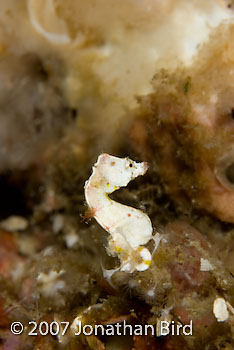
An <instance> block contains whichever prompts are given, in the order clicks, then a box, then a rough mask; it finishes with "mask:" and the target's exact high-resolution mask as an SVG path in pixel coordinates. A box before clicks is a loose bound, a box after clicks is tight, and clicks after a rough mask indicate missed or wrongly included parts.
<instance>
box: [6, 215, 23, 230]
mask: <svg viewBox="0 0 234 350" xmlns="http://www.w3.org/2000/svg"><path fill="white" fill-rule="evenodd" d="M0 227H1V228H2V229H4V230H6V231H10V232H14V231H24V230H26V228H27V227H28V221H27V220H26V219H25V218H23V217H22V216H16V215H14V216H9V217H8V218H7V219H5V220H3V221H1V222H0Z"/></svg>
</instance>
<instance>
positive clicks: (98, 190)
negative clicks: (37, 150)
mask: <svg viewBox="0 0 234 350" xmlns="http://www.w3.org/2000/svg"><path fill="white" fill-rule="evenodd" d="M147 169H148V166H147V163H145V162H142V163H136V162H134V161H132V160H131V159H129V158H117V157H114V156H111V155H109V154H101V155H100V156H99V157H98V160H97V163H96V164H95V165H94V166H93V172H92V175H91V177H90V178H89V180H88V181H86V183H85V198H86V202H87V204H88V206H89V208H90V209H91V212H92V213H93V216H94V218H95V219H96V220H97V222H98V223H99V224H100V225H101V226H102V227H103V228H104V229H105V230H106V231H107V232H109V233H110V238H109V247H108V249H109V252H110V253H111V254H112V255H118V256H119V258H120V261H121V266H120V270H121V271H129V272H133V271H135V270H137V271H144V270H146V269H148V268H149V266H150V264H151V260H152V258H151V253H150V252H149V250H148V249H147V248H145V247H143V245H145V244H146V243H148V242H149V240H151V239H152V238H153V236H152V231H153V229H152V225H151V221H150V219H149V217H148V216H147V215H146V214H145V213H143V212H142V211H140V210H137V209H135V208H132V207H129V206H127V205H123V204H120V203H118V202H116V201H114V200H112V199H110V198H109V197H108V194H110V193H112V192H114V191H116V190H118V189H119V188H120V187H125V186H127V185H128V183H129V182H130V181H131V180H133V179H135V178H136V177H137V176H139V175H144V174H145V173H146V171H147Z"/></svg>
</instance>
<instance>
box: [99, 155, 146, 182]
mask: <svg viewBox="0 0 234 350" xmlns="http://www.w3.org/2000/svg"><path fill="white" fill-rule="evenodd" d="M96 167H97V168H98V170H99V171H100V175H101V176H102V177H103V178H104V179H105V181H106V182H107V183H108V184H110V187H116V188H119V187H122V186H127V184H128V183H129V182H130V181H131V180H133V179H135V178H136V177H137V176H139V175H144V174H145V173H146V171H147V169H148V165H147V163H146V162H142V163H137V162H134V161H133V160H131V159H129V158H118V157H114V156H111V155H109V154H106V153H103V154H101V155H100V156H99V157H98V161H97V163H96Z"/></svg>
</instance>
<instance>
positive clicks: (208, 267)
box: [200, 258, 214, 271]
mask: <svg viewBox="0 0 234 350" xmlns="http://www.w3.org/2000/svg"><path fill="white" fill-rule="evenodd" d="M212 270H214V266H213V265H212V264H211V263H210V262H209V260H207V259H203V258H201V259H200V271H212Z"/></svg>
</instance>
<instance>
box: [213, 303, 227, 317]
mask: <svg viewBox="0 0 234 350" xmlns="http://www.w3.org/2000/svg"><path fill="white" fill-rule="evenodd" d="M213 313H214V315H215V317H216V318H217V321H218V322H224V321H227V319H228V317H229V313H228V309H227V304H226V301H225V300H224V299H223V298H217V299H215V301H214V304H213Z"/></svg>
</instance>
